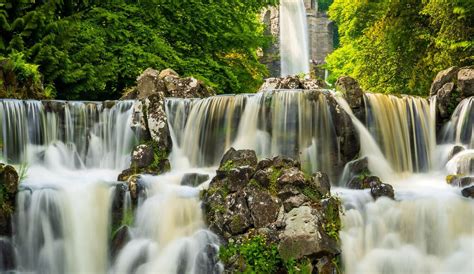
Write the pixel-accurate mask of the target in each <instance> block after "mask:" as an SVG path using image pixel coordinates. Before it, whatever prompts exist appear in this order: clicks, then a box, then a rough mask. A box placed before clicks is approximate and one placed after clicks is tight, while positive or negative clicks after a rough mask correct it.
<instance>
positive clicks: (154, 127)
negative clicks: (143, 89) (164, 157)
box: [145, 94, 171, 153]
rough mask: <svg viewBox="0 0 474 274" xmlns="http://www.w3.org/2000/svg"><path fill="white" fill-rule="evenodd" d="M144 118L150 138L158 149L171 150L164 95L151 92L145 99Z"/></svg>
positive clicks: (167, 151)
mask: <svg viewBox="0 0 474 274" xmlns="http://www.w3.org/2000/svg"><path fill="white" fill-rule="evenodd" d="M145 108H146V110H147V111H146V120H147V125H148V131H149V132H150V136H151V139H152V140H153V141H154V142H155V143H156V145H157V146H156V148H155V149H158V150H159V151H163V152H166V153H169V152H170V151H171V137H170V133H169V128H168V118H167V116H166V112H165V106H164V97H163V96H161V95H160V94H153V95H151V96H148V97H147V98H146V99H145Z"/></svg>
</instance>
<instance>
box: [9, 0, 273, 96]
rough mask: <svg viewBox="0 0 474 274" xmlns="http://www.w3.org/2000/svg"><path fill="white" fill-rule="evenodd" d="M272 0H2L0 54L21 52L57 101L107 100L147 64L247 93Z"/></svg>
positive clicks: (255, 82)
mask: <svg viewBox="0 0 474 274" xmlns="http://www.w3.org/2000/svg"><path fill="white" fill-rule="evenodd" d="M276 2H277V0H248V1H247V0H246V1H244V0H228V1H225V0H188V1H169V0H106V1H99V0H79V1H78V0H36V1H32V0H7V1H4V2H2V3H0V30H1V35H0V56H2V55H3V56H8V55H10V54H11V53H15V52H21V53H22V54H23V55H24V57H25V59H26V61H27V62H29V63H32V64H36V65H39V71H40V72H41V74H42V76H43V81H44V83H45V84H46V85H48V86H51V87H54V88H55V89H56V93H57V96H58V98H61V99H89V100H94V99H111V98H116V97H119V95H120V93H121V91H122V90H123V89H124V88H125V87H127V86H130V85H132V84H133V83H134V81H135V78H136V77H137V75H138V74H139V73H140V72H141V71H143V70H144V69H145V68H147V67H154V68H156V69H163V68H166V67H171V68H173V69H175V70H176V71H177V72H178V73H180V74H182V75H184V76H195V77H197V78H199V79H202V80H204V81H205V82H206V83H207V84H209V85H211V86H212V87H214V88H215V89H216V90H217V91H218V92H220V93H223V92H226V93H240V92H252V91H253V90H255V89H256V88H257V87H258V86H259V84H260V83H261V81H262V79H263V77H264V76H265V75H266V73H267V71H266V69H265V67H264V66H263V65H261V64H260V63H259V62H258V58H257V55H256V52H257V50H258V49H259V48H261V47H265V46H266V45H267V44H268V43H269V42H270V41H271V38H270V37H265V36H264V34H263V26H262V24H261V23H260V21H259V19H258V13H259V11H260V10H261V9H262V8H263V7H265V6H267V5H271V4H276Z"/></svg>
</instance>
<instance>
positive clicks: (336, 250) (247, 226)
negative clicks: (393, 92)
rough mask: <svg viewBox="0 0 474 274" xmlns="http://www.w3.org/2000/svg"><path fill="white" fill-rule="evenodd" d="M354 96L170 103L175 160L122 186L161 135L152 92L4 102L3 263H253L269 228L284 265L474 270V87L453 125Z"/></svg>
mask: <svg viewBox="0 0 474 274" xmlns="http://www.w3.org/2000/svg"><path fill="white" fill-rule="evenodd" d="M346 99H347V98H346V97H342V96H341V95H340V94H336V93H334V92H333V91H329V90H292V89H282V90H272V89H270V90H264V91H261V92H259V93H256V94H242V95H223V96H212V97H208V98H203V99H197V98H196V99H181V98H166V99H165V100H164V103H163V108H164V109H163V113H165V114H166V120H165V121H166V123H159V122H157V123H155V124H156V125H158V126H157V128H158V129H159V130H162V129H165V128H166V129H168V130H169V139H170V140H171V144H172V147H171V152H170V154H169V162H170V164H171V168H170V169H169V170H167V171H166V172H164V173H162V174H159V175H156V174H155V175H153V174H148V175H135V174H133V175H130V176H127V178H126V180H122V181H119V180H118V179H117V176H118V175H119V174H120V173H121V172H122V170H124V169H127V168H129V167H130V169H129V170H133V169H134V168H138V167H137V166H133V165H130V163H131V162H133V161H134V159H133V158H134V157H136V156H137V155H136V151H137V150H136V146H137V145H139V144H142V145H143V144H145V145H149V144H150V143H152V141H150V139H151V140H153V138H155V137H154V136H155V135H157V134H155V133H152V134H151V137H150V136H147V134H148V133H147V132H146V130H143V127H141V126H139V125H137V123H136V121H137V119H138V120H140V115H138V116H137V113H138V112H139V109H140V108H142V105H143V101H141V100H127V101H110V102H67V101H18V100H0V144H1V152H2V153H1V154H0V156H1V159H2V161H1V162H4V163H6V164H10V165H13V166H14V167H15V168H16V170H17V171H18V174H17V177H18V178H17V179H19V181H20V184H19V187H18V194H17V195H16V200H15V201H14V208H15V209H14V214H13V215H12V220H11V231H10V234H11V235H12V237H0V272H3V271H13V272H14V273H223V272H225V271H231V272H232V271H242V270H245V268H244V269H241V268H240V267H242V266H241V265H240V264H239V261H238V260H236V259H235V258H238V257H239V256H241V257H242V258H245V253H244V251H236V250H235V249H234V250H233V249H232V248H229V246H231V247H232V245H231V244H237V242H234V238H238V237H240V238H239V239H238V241H241V243H244V244H245V243H246V241H247V240H246V239H247V238H248V239H250V240H249V241H253V242H250V243H251V244H253V246H257V247H259V248H260V247H261V248H265V244H263V245H262V243H264V242H262V241H263V240H262V239H261V238H249V237H251V236H252V235H253V233H261V234H262V235H266V237H267V238H265V241H267V242H266V243H276V245H275V249H274V250H275V252H276V253H278V254H280V255H278V256H279V257H278V259H279V260H280V261H279V262H278V264H280V265H279V266H278V267H282V266H283V264H285V267H289V266H288V265H290V264H291V263H294V264H295V265H296V266H291V267H296V269H299V271H301V272H302V273H306V272H304V270H305V269H306V268H305V267H306V266H305V265H303V264H300V263H302V262H307V264H308V268H307V269H306V270H308V269H309V271H313V273H319V272H317V271H320V272H321V273H335V272H344V273H400V274H402V273H473V272H474V262H473V261H472V258H474V230H473V226H472V220H473V219H474V202H473V201H472V199H471V198H472V197H473V196H474V190H472V184H473V183H474V179H473V178H474V177H473V176H474V174H473V173H474V164H473V163H474V150H473V149H474V148H473V144H474V134H473V132H474V129H473V127H472V125H473V123H472V121H473V117H474V109H473V108H472V104H473V102H474V101H473V100H474V98H473V97H470V98H466V99H464V100H463V101H461V102H460V103H459V104H458V106H457V108H456V109H455V110H454V112H453V115H452V117H451V120H449V121H448V122H447V123H446V124H445V125H443V127H442V128H440V129H439V130H437V129H436V114H435V113H434V112H433V104H435V101H434V100H430V101H429V100H426V99H423V98H418V97H409V96H407V97H401V98H399V97H395V96H389V95H381V94H370V93H365V94H363V95H361V96H360V98H359V100H360V101H359V105H358V106H359V107H358V108H354V107H353V105H354V104H353V102H351V101H350V100H347V101H346ZM147 100H148V99H147ZM145 104H147V103H146V100H145ZM147 110H148V111H149V109H147ZM138 114H139V113H138ZM145 116H146V115H145ZM137 117H138V118H137ZM142 118H143V117H142ZM148 119H150V118H148ZM145 120H146V119H145ZM149 121H150V120H148V122H146V123H145V124H146V126H151V125H152V124H151V123H150V122H149ZM158 136H159V135H158ZM143 140H147V141H143ZM160 141H163V140H161V139H160ZM348 142H349V143H348ZM351 142H353V143H351ZM356 143H357V144H356ZM351 146H354V149H355V150H356V153H353V150H354V149H353V148H352V147H351ZM356 146H357V148H355V147H356ZM359 146H360V150H359ZM132 151H133V153H132ZM140 153H142V152H140V150H139V152H138V154H140ZM143 153H144V152H143ZM144 154H146V153H144ZM143 157H145V156H143ZM157 157H158V158H159V157H161V156H160V155H156V154H152V155H151V156H150V161H151V162H153V161H154V160H157V159H156V158H157ZM158 160H162V159H158ZM25 163H26V164H25ZM7 167H8V166H6V165H3V164H2V166H1V169H0V173H1V175H2V176H4V175H3V174H6V172H7ZM2 178H3V177H2ZM5 178H7V177H5ZM1 190H2V195H7V194H8V193H7V191H8V189H6V190H4V189H3V186H2V189H1ZM4 193H7V194H4ZM331 195H332V196H331ZM469 197H471V198H469ZM7 198H8V196H5V199H4V197H2V200H3V199H4V200H5V201H7V200H8V199H7ZM339 200H340V207H341V208H340V210H339V209H338V206H337V201H339ZM2 210H3V208H2ZM318 210H322V211H321V212H322V213H321V212H319V211H318ZM318 212H319V213H318ZM339 214H340V215H339ZM0 217H1V216H0ZM280 217H281V218H280ZM339 217H340V220H341V222H340V223H339V222H337V221H335V220H339ZM298 218H302V219H301V220H303V221H301V222H300V221H299V219H298ZM331 221H334V223H331ZM2 229H3V227H2ZM7 229H8V228H7ZM301 231H303V232H304V233H303V232H301ZM2 232H3V231H2ZM7 232H8V231H7ZM313 234H314V235H316V236H314V237H313V236H311V237H309V238H308V235H313ZM259 235H260V234H259ZM315 239H319V241H317V240H315ZM261 240H262V241H261ZM226 243H227V246H226V247H225V248H224V247H223V244H226ZM303 243H305V244H303ZM268 246H270V245H268ZM271 250H273V249H271ZM295 250H296V251H298V252H299V253H298V252H296V251H295ZM238 252H241V253H238ZM229 254H230V255H229ZM321 254H323V255H321ZM275 256H276V255H275ZM295 256H296V257H297V258H296V257H295ZM302 258H304V259H307V260H308V261H303V260H300V259H302ZM293 259H296V260H293ZM282 262H283V263H282ZM288 262H291V263H288ZM229 266H230V268H226V267H229ZM329 266H331V267H329ZM336 266H337V267H336ZM327 267H329V268H327ZM258 269H260V270H261V271H263V272H266V271H270V272H272V271H276V270H278V269H279V268H271V267H269V268H258ZM288 269H289V268H288ZM328 269H329V270H328ZM247 270H248V269H247ZM250 270H252V269H250ZM257 272H258V271H257Z"/></svg>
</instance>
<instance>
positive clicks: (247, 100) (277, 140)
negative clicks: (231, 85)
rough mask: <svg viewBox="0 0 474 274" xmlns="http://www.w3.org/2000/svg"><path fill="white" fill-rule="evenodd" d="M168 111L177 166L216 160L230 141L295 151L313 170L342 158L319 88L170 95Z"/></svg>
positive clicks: (269, 152) (268, 153) (329, 167)
mask: <svg viewBox="0 0 474 274" xmlns="http://www.w3.org/2000/svg"><path fill="white" fill-rule="evenodd" d="M166 112H167V115H168V117H169V125H170V128H171V131H172V139H173V154H172V156H171V158H172V161H171V163H172V166H173V165H175V166H177V165H182V164H183V163H187V164H189V165H190V166H192V167H206V166H216V165H218V163H219V161H220V159H221V157H222V155H223V154H224V152H225V151H226V150H227V149H229V148H230V147H234V148H236V149H252V150H255V151H256V153H257V156H258V157H259V158H268V157H273V156H276V155H285V156H289V157H293V158H296V159H299V160H301V162H302V167H303V168H304V169H305V170H306V171H308V172H315V171H319V170H324V171H325V172H327V173H329V174H330V175H333V173H334V172H335V170H334V168H333V166H334V165H335V164H337V162H338V160H339V155H338V149H337V145H336V133H335V128H334V124H333V121H332V118H331V114H330V110H329V104H328V102H327V99H326V96H325V95H324V94H322V93H319V92H315V91H294V90H278V91H271V92H264V93H258V94H255V95H236V96H216V97H209V98H206V99H200V100H199V99H195V100H189V99H168V100H167V102H166ZM177 159H179V160H177Z"/></svg>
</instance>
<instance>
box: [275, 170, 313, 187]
mask: <svg viewBox="0 0 474 274" xmlns="http://www.w3.org/2000/svg"><path fill="white" fill-rule="evenodd" d="M281 173H282V174H281V175H280V176H279V177H278V178H277V184H278V185H279V187H282V186H284V185H286V184H291V185H294V186H296V187H304V186H305V185H306V177H305V175H304V173H303V171H301V170H299V169H298V168H296V167H291V168H287V169H283V170H282V171H281Z"/></svg>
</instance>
